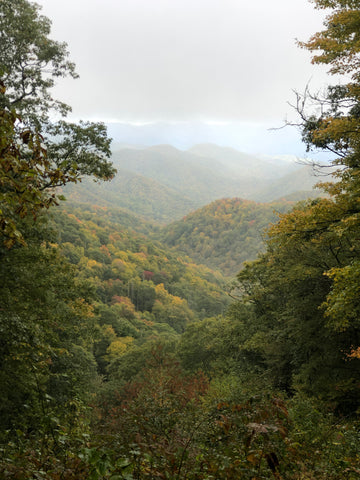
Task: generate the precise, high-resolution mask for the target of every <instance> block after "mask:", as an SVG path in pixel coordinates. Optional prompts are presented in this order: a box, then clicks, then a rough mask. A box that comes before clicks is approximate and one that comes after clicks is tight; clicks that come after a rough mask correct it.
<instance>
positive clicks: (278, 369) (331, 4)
mask: <svg viewBox="0 0 360 480" xmlns="http://www.w3.org/2000/svg"><path fill="white" fill-rule="evenodd" d="M313 3H315V6H316V7H317V8H319V9H326V8H332V9H333V11H332V13H330V14H329V15H328V17H327V18H326V20H325V30H324V31H322V32H319V33H316V34H315V35H314V36H313V37H312V38H311V39H310V40H309V42H307V43H302V44H301V45H302V46H303V47H304V48H307V49H309V50H310V51H312V52H315V55H314V57H313V62H314V63H325V64H328V65H329V66H330V73H331V74H337V75H339V74H340V75H344V77H343V78H344V82H343V84H341V85H335V86H329V87H328V89H327V91H326V92H325V94H324V95H323V96H322V97H317V96H314V95H310V97H311V101H312V102H314V101H315V103H316V104H317V106H320V108H319V109H318V110H317V111H319V112H320V113H314V112H311V111H310V112H309V110H308V106H307V97H306V96H305V97H301V96H298V104H297V106H298V112H299V113H300V118H301V120H300V121H301V128H302V134H303V139H304V141H305V142H306V144H307V146H308V148H309V150H311V149H322V150H325V151H327V152H328V153H329V161H330V163H331V164H332V166H333V167H334V177H335V178H334V181H330V182H327V183H322V184H321V186H322V187H323V189H324V190H325V191H326V192H327V193H328V194H329V198H328V199H319V200H315V201H309V202H306V203H304V204H301V205H298V206H297V207H295V208H294V209H293V211H292V212H290V213H288V214H285V215H281V217H280V221H279V222H278V223H277V224H276V225H274V226H273V227H272V228H271V229H270V230H269V238H268V241H267V250H266V252H265V253H264V254H263V255H262V256H260V257H259V259H258V260H257V261H256V262H254V263H252V264H248V265H247V267H246V268H245V269H244V271H243V272H241V273H240V274H239V280H240V283H241V286H242V289H243V291H244V298H245V299H246V301H250V302H251V303H253V304H254V308H255V312H256V318H257V322H256V323H257V328H256V331H255V332H254V326H253V325H252V330H250V329H249V332H251V334H249V336H248V339H247V341H245V342H244V345H243V346H242V348H244V349H250V350H252V351H253V352H257V353H258V360H257V361H258V363H259V364H262V365H263V366H264V365H265V369H267V371H268V372H269V374H270V376H271V377H272V379H273V382H274V384H275V385H276V386H277V387H281V388H285V389H287V390H288V391H294V390H299V389H300V390H303V391H305V392H306V393H308V394H310V395H314V396H316V397H322V398H323V399H325V400H327V401H328V402H329V404H332V405H335V406H337V407H338V408H339V409H342V410H344V411H347V412H353V411H355V410H356V409H357V408H358V406H359V398H360V397H359V393H360V392H359V378H360V362H359V359H358V356H357V352H358V347H359V345H360V323H359V320H358V318H359V313H360V302H359V295H358V286H359V281H358V278H359V275H360V269H359V264H360V249H359V247H358V239H359V235H360V195H359V194H360V179H359V173H360V133H359V132H360V114H359V112H360V61H359V52H360V37H359V26H360V8H359V2H358V1H351V0H349V1H345V0H338V1H335V0H334V1H332V0H328V1H327V0H314V2H313ZM255 361H256V360H255Z"/></svg>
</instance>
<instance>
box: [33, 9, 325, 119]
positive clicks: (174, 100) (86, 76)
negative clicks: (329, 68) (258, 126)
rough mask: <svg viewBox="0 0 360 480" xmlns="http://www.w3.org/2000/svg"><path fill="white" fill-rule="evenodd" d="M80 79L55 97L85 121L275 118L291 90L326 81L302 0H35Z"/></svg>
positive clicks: (311, 16)
mask: <svg viewBox="0 0 360 480" xmlns="http://www.w3.org/2000/svg"><path fill="white" fill-rule="evenodd" d="M38 3H40V4H41V5H43V13H44V14H45V15H47V16H48V17H49V18H50V19H51V20H52V21H53V32H54V36H55V38H57V39H59V40H62V41H66V42H67V43H68V45H69V50H70V52H71V57H72V59H73V60H74V61H75V62H76V64H77V67H78V71H79V73H80V76H81V78H80V80H77V81H72V80H71V81H70V80H61V81H59V85H58V87H57V89H56V95H57V96H58V97H60V98H61V99H63V100H64V101H67V102H68V103H69V104H71V105H72V106H73V109H74V115H75V116H77V117H82V118H90V119H91V118H103V119H104V120H106V119H110V118H111V119H117V120H119V121H131V122H151V121H188V120H192V121H195V120H196V121H215V122H226V121H231V122H233V121H255V122H256V121H259V122H263V121H269V120H272V119H278V118H284V117H285V115H286V114H287V112H288V111H289V107H288V105H287V101H288V100H291V98H292V89H302V88H303V86H304V85H305V84H306V83H307V82H308V81H309V79H310V78H311V77H313V79H314V80H313V82H314V83H315V84H316V85H320V84H321V83H322V82H324V79H325V77H324V70H323V69H320V68H319V67H316V68H315V67H313V66H311V65H310V61H309V59H310V56H309V54H308V52H305V51H303V50H301V49H299V48H298V47H297V46H296V44H295V37H298V38H301V39H307V38H308V37H309V36H310V35H311V34H312V33H314V32H315V31H317V30H318V29H319V28H321V15H320V13H319V12H317V11H315V10H313V8H312V6H311V5H309V4H308V2H307V1H306V0H291V1H290V0H272V1H269V0H254V1H252V2H249V1H248V0H246V1H245V0H206V1H205V0H191V1H190V0H121V1H119V0H86V1H85V0H76V1H74V0H62V2H54V1H53V0H39V1H38Z"/></svg>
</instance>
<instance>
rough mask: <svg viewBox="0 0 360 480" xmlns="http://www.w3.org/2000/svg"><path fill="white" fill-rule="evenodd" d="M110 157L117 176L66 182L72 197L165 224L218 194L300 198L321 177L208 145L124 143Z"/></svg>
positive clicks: (289, 165) (306, 169)
mask: <svg viewBox="0 0 360 480" xmlns="http://www.w3.org/2000/svg"><path fill="white" fill-rule="evenodd" d="M112 160H113V161H114V165H115V166H116V168H117V175H116V176H115V178H114V179H113V180H112V181H111V182H109V183H106V184H101V183H96V182H93V181H92V180H86V179H85V180H83V181H82V183H80V184H77V185H76V186H75V185H68V186H67V187H66V188H64V194H65V196H66V197H67V198H68V199H69V200H70V201H75V202H80V203H88V204H90V205H91V204H95V205H103V206H108V207H120V208H122V209H125V210H127V211H128V212H131V213H135V214H137V215H138V216H140V217H141V218H142V219H145V220H150V221H155V222H157V223H160V224H167V223H170V222H172V221H174V220H180V219H181V218H182V217H183V216H184V215H186V214H188V213H189V212H191V211H194V210H196V209H197V208H200V207H202V206H204V205H206V204H208V203H210V202H212V201H214V200H218V199H220V198H229V197H239V198H245V199H249V200H254V201H260V202H269V201H273V200H275V199H277V198H282V197H285V196H287V195H296V198H297V199H306V198H308V197H312V196H314V195H315V196H318V194H319V192H315V193H314V192H312V190H311V189H312V187H313V185H314V184H315V183H316V182H317V181H318V178H316V177H314V176H313V175H312V170H311V167H310V166H307V167H305V166H299V165H296V164H294V163H291V162H289V161H287V162H285V161H281V160H278V159H270V160H268V161H264V160H262V159H260V158H257V157H255V156H252V155H247V154H244V153H241V152H239V151H237V150H234V149H231V148H225V147H220V146H217V145H212V144H206V145H197V146H195V147H193V148H192V149H190V150H189V151H181V150H178V149H176V148H174V147H172V146H170V145H157V146H154V147H146V148H145V147H144V148H136V149H135V148H123V149H121V150H118V151H115V152H114V153H113V155H112Z"/></svg>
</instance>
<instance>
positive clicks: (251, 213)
mask: <svg viewBox="0 0 360 480" xmlns="http://www.w3.org/2000/svg"><path fill="white" fill-rule="evenodd" d="M291 205H292V203H291V202H285V201H283V202H278V203H271V204H265V203H256V202H252V201H250V200H243V199H240V198H230V199H222V200H216V201H215V202H212V203H211V204H209V205H206V206H205V207H203V208H201V209H199V210H197V211H196V212H193V213H190V214H189V215H187V216H186V217H185V218H184V219H183V220H180V221H178V222H174V223H172V224H170V225H168V226H166V227H165V228H163V229H162V230H161V233H160V236H159V238H160V239H161V240H162V241H163V242H164V243H165V244H166V245H168V246H170V247H173V248H174V249H176V251H179V252H181V253H184V254H186V255H189V256H190V257H191V258H193V259H194V260H195V261H196V262H197V263H202V264H204V265H207V266H208V267H210V268H215V269H218V270H220V271H221V272H222V273H223V274H224V275H228V276H233V275H236V274H237V273H238V272H239V270H240V269H241V267H242V264H243V262H245V261H248V260H253V259H254V258H255V257H256V255H257V254H258V253H259V251H261V250H262V248H263V237H264V230H265V229H266V228H267V227H268V225H269V224H270V223H272V222H275V221H276V220H277V219H278V216H277V213H278V212H284V211H285V210H287V209H289V208H290V206H291Z"/></svg>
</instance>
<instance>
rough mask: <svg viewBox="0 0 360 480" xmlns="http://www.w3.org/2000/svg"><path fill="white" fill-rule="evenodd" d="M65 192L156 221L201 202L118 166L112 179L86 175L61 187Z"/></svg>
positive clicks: (178, 215)
mask: <svg viewBox="0 0 360 480" xmlns="http://www.w3.org/2000/svg"><path fill="white" fill-rule="evenodd" d="M64 195H65V196H66V198H67V199H68V200H69V202H78V203H79V202H80V203H88V204H89V205H102V206H107V207H120V208H121V209H125V210H127V211H128V212H131V213H135V214H136V215H138V216H139V217H141V218H142V219H143V220H153V221H155V222H158V223H169V222H171V221H172V220H174V219H177V218H181V217H183V216H184V215H185V214H186V213H188V212H189V211H191V210H195V209H196V208H198V207H199V206H201V202H198V201H196V200H194V199H192V198H190V197H189V196H187V195H184V194H180V193H179V192H177V191H175V190H174V189H172V188H170V187H167V186H166V185H163V184H161V183H160V182H159V181H157V180H154V179H152V178H148V177H145V176H144V175H140V174H137V173H134V172H130V171H128V170H125V169H122V168H119V167H118V168H117V175H116V176H115V178H114V179H113V180H112V181H111V182H107V183H106V184H105V183H95V182H93V181H92V180H88V179H85V180H83V181H82V182H81V183H80V184H78V185H76V186H74V185H68V186H67V187H66V188H64Z"/></svg>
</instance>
